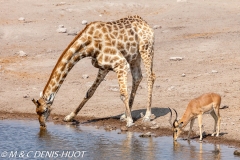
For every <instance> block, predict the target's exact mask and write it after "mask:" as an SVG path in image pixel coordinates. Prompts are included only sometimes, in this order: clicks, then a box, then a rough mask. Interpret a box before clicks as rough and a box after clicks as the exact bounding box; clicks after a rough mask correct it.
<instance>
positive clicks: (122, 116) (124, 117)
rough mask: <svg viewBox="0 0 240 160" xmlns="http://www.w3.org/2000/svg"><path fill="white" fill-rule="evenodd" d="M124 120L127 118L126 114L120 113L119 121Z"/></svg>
mask: <svg viewBox="0 0 240 160" xmlns="http://www.w3.org/2000/svg"><path fill="white" fill-rule="evenodd" d="M126 120H127V118H126V115H125V114H123V115H121V117H120V121H122V122H124V121H126Z"/></svg>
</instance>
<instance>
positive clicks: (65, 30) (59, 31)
mask: <svg viewBox="0 0 240 160" xmlns="http://www.w3.org/2000/svg"><path fill="white" fill-rule="evenodd" d="M57 32H58V33H66V32H67V28H58V29H57Z"/></svg>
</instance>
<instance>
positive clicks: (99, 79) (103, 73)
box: [64, 69, 109, 122]
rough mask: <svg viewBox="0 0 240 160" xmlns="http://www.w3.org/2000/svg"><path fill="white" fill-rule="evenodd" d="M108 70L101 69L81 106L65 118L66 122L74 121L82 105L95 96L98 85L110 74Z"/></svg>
mask: <svg viewBox="0 0 240 160" xmlns="http://www.w3.org/2000/svg"><path fill="white" fill-rule="evenodd" d="M108 72H109V71H108V70H102V69H99V71H98V75H97V78H96V79H95V81H94V83H93V85H92V86H91V87H90V88H89V89H88V91H87V93H86V96H85V97H84V99H83V100H82V102H81V103H80V104H79V106H78V107H77V108H76V109H75V111H74V112H72V113H70V114H69V115H67V116H66V117H65V118H64V121H65V122H69V121H72V120H73V119H74V117H75V116H76V115H77V114H78V112H79V111H80V110H81V109H82V107H83V106H84V105H85V103H86V102H87V101H88V100H89V99H90V98H91V97H92V96H93V94H94V92H95V91H96V89H97V87H98V86H99V85H100V83H101V82H102V81H103V80H104V78H105V76H106V75H107V74H108Z"/></svg>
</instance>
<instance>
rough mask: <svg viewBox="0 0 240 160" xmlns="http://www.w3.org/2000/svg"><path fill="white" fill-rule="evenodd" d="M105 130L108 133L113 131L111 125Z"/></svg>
mask: <svg viewBox="0 0 240 160" xmlns="http://www.w3.org/2000/svg"><path fill="white" fill-rule="evenodd" d="M104 129H105V130H106V131H111V130H112V127H111V125H108V126H106V127H105V128H104Z"/></svg>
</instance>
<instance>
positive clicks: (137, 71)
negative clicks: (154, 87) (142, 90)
mask: <svg viewBox="0 0 240 160" xmlns="http://www.w3.org/2000/svg"><path fill="white" fill-rule="evenodd" d="M130 70H131V74H132V91H131V94H130V99H129V108H130V110H131V109H132V105H133V102H134V98H135V95H136V92H137V89H138V86H139V84H140V82H141V80H142V71H141V58H140V57H139V58H138V59H137V60H136V61H134V62H133V63H131V64H130ZM120 120H121V121H126V112H125V113H124V114H123V115H122V116H121V117H120Z"/></svg>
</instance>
